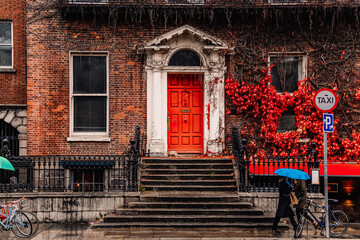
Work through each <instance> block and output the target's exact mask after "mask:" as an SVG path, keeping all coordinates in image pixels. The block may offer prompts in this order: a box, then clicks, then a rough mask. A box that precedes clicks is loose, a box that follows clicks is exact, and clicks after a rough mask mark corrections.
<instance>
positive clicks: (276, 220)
mask: <svg viewBox="0 0 360 240" xmlns="http://www.w3.org/2000/svg"><path fill="white" fill-rule="evenodd" d="M280 219H281V217H275V218H274V222H273V227H272V230H273V231H275V232H276V233H278V232H279V230H278V224H279V222H280Z"/></svg>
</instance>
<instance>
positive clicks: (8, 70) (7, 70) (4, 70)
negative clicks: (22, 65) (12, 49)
mask: <svg viewBox="0 0 360 240" xmlns="http://www.w3.org/2000/svg"><path fill="white" fill-rule="evenodd" d="M0 73H16V69H15V68H11V67H10V68H6V67H0Z"/></svg>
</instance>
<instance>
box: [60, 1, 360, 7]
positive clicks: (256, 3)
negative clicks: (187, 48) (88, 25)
mask: <svg viewBox="0 0 360 240" xmlns="http://www.w3.org/2000/svg"><path fill="white" fill-rule="evenodd" d="M61 1H62V3H64V4H119V5H120V4H121V5H123V6H126V5H131V6H135V5H138V6H154V5H155V6H162V5H164V6H169V5H172V6H176V5H178V6H181V5H195V6H198V7H199V6H204V7H207V6H212V7H213V6H218V7H245V6H259V5H260V6H261V5H276V4H277V5H324V6H332V5H336V6H341V5H345V6H356V5H359V4H360V1H359V0H340V1H339V0H252V1H250V0H61Z"/></svg>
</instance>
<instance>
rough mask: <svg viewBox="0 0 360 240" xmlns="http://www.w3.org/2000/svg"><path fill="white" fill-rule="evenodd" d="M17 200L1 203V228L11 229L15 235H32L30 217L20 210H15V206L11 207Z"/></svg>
mask: <svg viewBox="0 0 360 240" xmlns="http://www.w3.org/2000/svg"><path fill="white" fill-rule="evenodd" d="M18 202H19V200H18V201H13V202H10V203H8V204H6V205H2V208H1V212H0V218H1V221H0V224H1V227H2V229H1V230H4V231H9V230H11V231H12V232H13V233H14V234H15V235H16V236H18V237H21V238H23V237H30V236H31V235H32V224H31V221H30V219H29V218H28V217H27V216H26V215H25V214H23V213H22V212H20V211H18V210H16V207H15V209H13V207H14V206H15V205H16V204H17V203H18ZM6 208H8V209H6ZM6 212H7V213H6Z"/></svg>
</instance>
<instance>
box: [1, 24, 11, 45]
mask: <svg viewBox="0 0 360 240" xmlns="http://www.w3.org/2000/svg"><path fill="white" fill-rule="evenodd" d="M2 44H11V23H1V22H0V45H2Z"/></svg>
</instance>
